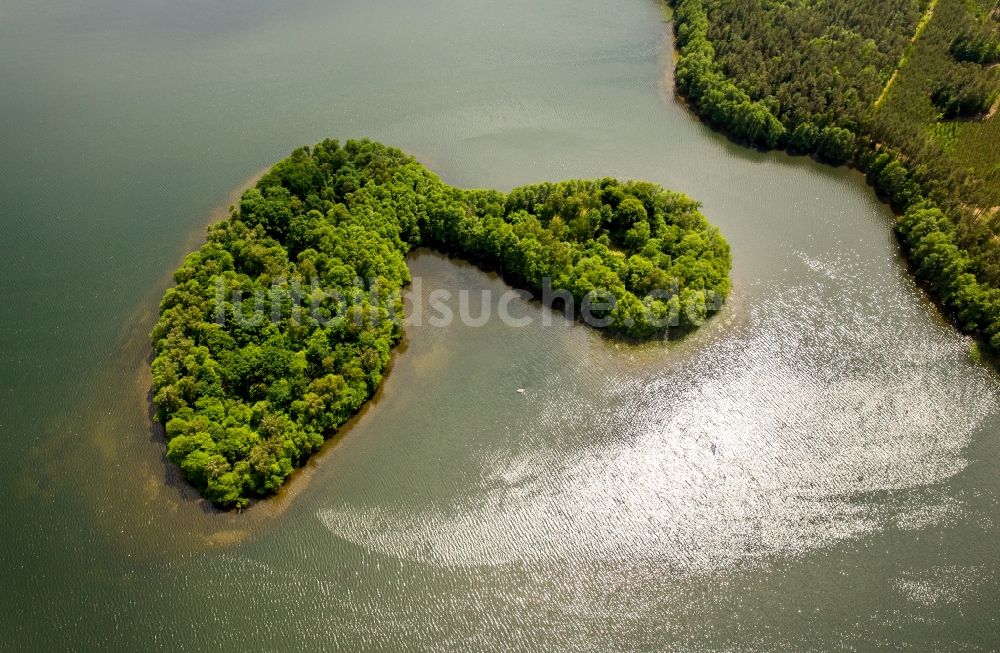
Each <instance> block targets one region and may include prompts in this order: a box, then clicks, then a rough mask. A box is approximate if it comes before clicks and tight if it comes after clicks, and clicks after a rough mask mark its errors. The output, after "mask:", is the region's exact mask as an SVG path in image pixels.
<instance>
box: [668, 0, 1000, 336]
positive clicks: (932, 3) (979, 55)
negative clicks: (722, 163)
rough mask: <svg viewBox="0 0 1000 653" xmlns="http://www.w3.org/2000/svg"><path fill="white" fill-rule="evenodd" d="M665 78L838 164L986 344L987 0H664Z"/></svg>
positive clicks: (744, 122)
mask: <svg viewBox="0 0 1000 653" xmlns="http://www.w3.org/2000/svg"><path fill="white" fill-rule="evenodd" d="M672 6H673V9H674V27H675V33H676V44H677V48H678V51H679V57H678V63H677V68H676V75H675V81H676V85H677V88H678V90H679V92H680V93H681V94H682V95H683V96H684V97H685V98H686V99H687V101H688V102H689V104H690V105H691V106H692V108H693V109H694V110H695V111H696V112H697V113H698V114H699V115H700V116H701V117H702V118H703V119H704V120H706V121H707V122H709V123H710V124H712V125H714V126H715V127H717V128H719V129H721V130H723V131H724V132H726V133H728V134H729V135H730V136H731V137H732V138H733V139H735V140H737V141H739V142H743V143H745V144H748V145H751V146H756V147H759V148H763V149H774V148H783V149H786V150H788V151H790V152H792V153H797V154H809V155H812V156H814V157H816V158H817V159H819V160H822V161H825V162H828V163H832V164H844V163H848V164H852V165H854V166H856V167H858V168H859V169H861V170H862V171H864V172H865V173H866V175H867V177H868V180H869V182H870V183H871V184H872V185H873V186H874V188H875V190H876V192H877V193H878V195H879V196H880V197H881V198H883V199H884V200H886V201H887V202H889V203H890V204H891V205H892V207H893V208H894V209H895V210H896V211H897V214H898V215H899V216H900V217H899V219H898V222H897V231H898V234H899V236H900V239H901V242H902V244H903V248H904V251H905V252H906V253H907V255H908V257H909V260H910V263H911V266H912V268H913V270H914V272H915V273H916V275H917V276H918V278H919V279H920V280H921V281H922V282H924V283H925V284H926V285H927V287H928V288H929V289H930V290H931V291H932V294H933V295H934V296H935V297H936V298H937V300H938V301H939V303H940V304H941V305H942V307H943V308H944V309H945V311H946V312H948V313H949V314H950V316H951V317H952V318H953V319H954V320H955V321H956V322H957V323H958V324H959V325H960V326H961V327H962V328H963V329H964V330H965V331H966V332H968V333H970V334H973V335H976V336H978V337H979V338H980V340H981V342H983V343H985V345H986V347H987V348H988V349H990V350H992V351H993V352H994V353H997V352H1000V116H998V115H997V113H998V112H997V105H998V99H997V96H998V90H1000V67H998V65H997V64H998V63H1000V8H998V5H997V3H996V0H824V1H823V2H818V1H815V0H741V1H739V2H731V1H729V0H673V2H672Z"/></svg>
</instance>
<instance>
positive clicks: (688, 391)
mask: <svg viewBox="0 0 1000 653" xmlns="http://www.w3.org/2000/svg"><path fill="white" fill-rule="evenodd" d="M667 29H668V28H667V26H666V25H665V24H664V23H663V18H662V14H661V11H660V8H659V7H658V6H657V5H656V4H655V3H652V2H645V1H644V0H636V1H630V2H627V3H624V4H621V5H618V6H616V7H615V8H614V9H613V10H609V8H608V7H607V6H606V5H605V4H602V3H598V2H596V1H591V0H583V1H582V2H579V1H578V2H568V1H563V0H553V1H546V2H541V3H539V2H527V1H526V0H525V1H520V0H519V1H517V2H512V3H501V4H497V3H481V2H472V3H468V2H465V3H458V2H455V1H454V0H431V1H430V2H426V3H420V4H419V6H418V5H415V4H414V3H403V2H381V1H379V2H366V3H362V2H353V1H339V0H338V1H336V2H332V3H319V2H313V1H309V0H304V1H301V2H300V1H294V2H291V3H285V4H283V5H281V6H280V7H277V6H270V5H266V4H263V3H246V4H245V5H244V6H241V7H239V10H236V11H228V10H227V11H221V10H216V9H213V8H211V7H208V8H206V7H204V6H202V4H201V3H193V2H181V3H171V4H169V5H162V4H161V3H152V2H139V3H128V4H125V3H120V2H118V0H102V1H101V2H98V3H96V4H92V5H89V6H87V7H85V8H84V7H82V6H80V5H78V4H76V3H68V2H59V1H56V2H41V3H32V4H28V3H11V4H8V5H7V6H6V7H4V8H0V82H2V85H3V87H4V88H5V89H10V92H7V91H5V92H4V93H2V94H0V119H2V121H3V124H5V125H9V126H13V128H11V129H9V130H8V131H6V132H5V139H4V140H5V147H4V149H3V151H2V153H0V173H2V174H3V176H4V179H5V180H7V182H8V183H7V184H5V185H4V186H3V187H2V188H0V211H2V224H3V229H4V237H3V238H2V239H0V250H2V251H0V253H2V256H0V266H2V272H3V275H2V276H0V279H2V280H3V281H2V282H0V283H3V295H2V296H3V298H4V302H3V306H2V308H0V311H2V320H0V324H2V325H3V328H2V331H0V334H2V335H0V360H2V361H3V366H2V370H3V371H2V372H0V396H3V398H4V400H5V401H4V406H5V408H4V409H3V411H2V412H0V434H2V436H3V442H4V444H5V447H6V455H5V456H4V457H3V458H2V460H0V489H3V491H4V492H5V495H6V501H5V502H4V505H3V508H2V519H3V524H4V528H3V530H2V536H0V539H2V544H3V546H0V567H2V569H3V572H4V577H5V583H4V585H5V588H6V591H5V592H3V593H2V596H0V608H2V614H3V617H2V621H3V626H4V631H5V637H6V641H7V642H8V644H9V645H10V646H12V647H15V648H29V647H33V648H39V647H53V646H56V647H85V648H93V647H97V646H104V647H109V648H121V649H126V648H128V649H134V648H137V647H143V648H149V647H158V648H171V649H177V648H190V649H204V648H208V647H210V646H211V647H213V648H214V647H218V646H220V645H221V646H229V647H238V646H244V647H249V646H255V647H257V648H263V649H290V648H296V649H301V648H323V649H327V650H329V649H335V650H470V649H472V650H477V649H491V650H492V649H509V650H679V651H680V650H683V651H698V650H740V651H742V650H747V651H750V650H759V651H771V650H803V651H805V650H816V651H830V650H844V649H848V650H850V649H851V648H852V647H854V649H861V650H865V649H870V648H891V647H895V646H906V645H909V646H911V647H914V648H916V649H917V650H925V649H945V650H956V649H962V648H965V649H968V650H991V649H994V648H996V647H997V646H1000V624H998V623H997V621H996V619H997V617H996V615H997V614H1000V596H998V594H997V592H996V587H997V582H998V578H997V574H998V571H1000V569H998V562H997V556H996V542H997V541H998V539H1000V523H998V518H1000V508H998V502H997V497H998V489H1000V488H998V480H997V479H1000V473H998V472H1000V465H998V463H997V461H998V458H1000V455H998V454H1000V451H998V449H1000V447H998V440H1000V437H998V436H1000V410H998V409H1000V401H998V400H1000V385H998V383H997V380H996V378H995V376H994V374H993V373H992V372H990V371H989V370H988V369H986V368H985V367H983V366H981V365H979V364H976V363H974V362H972V361H971V360H970V356H969V346H970V343H969V342H968V340H967V339H965V338H963V337H961V336H960V335H958V334H957V333H956V332H955V331H954V329H953V328H951V327H950V326H949V325H948V324H947V323H945V322H944V321H943V320H942V319H941V318H940V316H939V315H938V314H937V313H936V311H935V309H934V308H933V307H932V306H931V305H930V304H929V303H928V302H927V301H926V298H925V297H924V295H923V294H922V293H921V292H920V290H919V289H918V288H917V287H916V285H915V284H914V282H913V281H912V279H911V278H910V277H909V276H908V274H907V272H906V269H905V265H904V264H903V262H902V261H901V260H900V258H899V253H898V247H897V245H896V242H895V240H894V237H893V235H892V232H891V220H892V216H891V215H890V213H889V212H888V211H887V209H886V208H885V207H884V206H882V205H881V204H879V203H878V202H877V201H876V200H875V199H874V197H873V196H872V193H871V191H870V189H868V188H867V187H865V185H864V183H863V179H862V178H861V177H860V176H859V175H857V174H855V173H853V172H850V171H847V170H843V169H830V168H826V167H822V166H819V165H817V164H815V163H813V162H811V161H809V160H806V159H802V158H793V157H789V156H787V155H783V154H762V153H758V152H753V151H749V150H745V149H742V148H739V147H737V146H735V145H733V144H731V143H729V142H727V141H726V140H725V139H723V138H722V137H720V136H718V135H717V134H715V133H713V132H712V131H711V130H709V129H707V128H706V127H704V126H703V125H701V124H699V123H698V122H697V121H696V120H695V119H694V118H693V117H692V116H691V115H690V114H689V113H688V112H687V111H686V110H685V109H684V108H683V106H681V105H680V104H679V103H677V102H676V101H675V100H674V98H673V95H672V92H671V90H670V89H671V86H670V84H671V82H670V79H669V74H668V75H666V79H664V70H665V69H666V70H669V66H670V61H671V49H670V48H671V44H670V40H669V37H668V34H667ZM328 136H330V137H339V138H341V139H346V138H349V137H363V136H369V137H373V138H377V139H379V140H382V141H384V142H386V143H389V144H392V145H396V146H399V147H401V148H403V149H404V150H406V151H408V152H411V153H413V154H414V155H416V156H417V157H418V158H419V159H420V160H421V161H423V162H425V163H426V164H427V165H428V166H430V167H431V169H433V170H434V171H435V172H437V173H438V174H440V175H441V176H442V178H443V179H444V180H445V181H447V182H449V183H453V184H456V185H460V186H464V187H494V188H499V189H504V190H506V189H509V188H512V187H514V186H516V185H519V184H523V183H531V182H536V181H541V180H558V179H563V178H570V177H597V176H618V177H625V178H642V179H649V180H652V181H656V182H659V183H661V184H663V185H665V186H666V187H668V188H671V189H674V190H679V191H682V192H685V193H688V194H689V195H691V196H692V197H695V198H697V199H698V200H700V201H702V202H703V203H704V208H703V211H704V213H705V214H706V216H708V218H709V219H710V220H711V221H713V222H714V223H715V224H717V225H719V226H720V227H721V228H722V230H723V232H724V234H725V235H726V237H727V238H728V240H729V242H730V244H731V245H732V248H733V256H734V270H733V281H734V290H733V293H732V296H731V298H730V301H729V302H728V303H727V305H726V306H725V308H724V309H723V311H722V312H721V313H720V314H719V315H717V316H716V317H715V318H713V319H712V320H711V321H710V322H709V323H708V325H706V327H705V328H703V329H701V330H699V331H698V332H696V333H694V334H692V335H691V336H689V337H686V338H684V339H681V340H679V341H675V342H669V343H650V344H646V345H642V346H635V345H627V344H622V343H616V342H614V341H609V340H607V339H605V338H603V337H601V336H600V335H599V334H598V333H596V332H594V331H593V330H590V329H588V328H587V327H585V326H582V325H580V324H574V323H569V324H567V323H564V322H562V321H561V320H558V319H555V320H553V324H552V325H551V326H543V325H542V319H541V318H542V317H543V316H544V315H545V310H546V309H544V308H543V307H541V306H540V305H539V304H538V303H536V302H531V301H525V302H515V304H514V311H515V312H516V313H518V314H519V315H523V316H527V317H531V318H532V324H531V325H530V326H526V327H523V328H512V327H509V326H506V325H504V324H502V323H500V322H499V321H496V320H493V321H490V322H488V323H487V324H486V325H485V326H482V327H478V328H475V327H468V326H463V325H461V324H460V323H458V322H456V323H455V324H453V325H451V326H449V327H446V328H435V327H431V326H420V327H417V326H414V327H411V328H410V329H409V330H408V332H407V338H406V341H405V343H404V345H403V346H402V347H401V348H400V349H399V351H398V352H397V354H396V357H395V360H394V363H393V367H392V370H391V372H390V374H389V375H388V377H387V378H386V381H385V384H384V386H383V388H382V390H381V391H380V393H379V394H378V396H377V397H376V398H375V400H373V402H371V404H370V405H369V406H368V407H367V408H366V409H365V410H364V411H363V412H362V413H361V414H360V415H359V416H358V417H357V418H356V419H355V420H353V421H352V422H351V424H350V425H349V426H348V428H346V429H345V430H344V432H343V433H342V434H341V435H340V436H338V437H337V438H335V440H334V441H332V442H330V443H329V444H328V445H327V446H326V448H325V449H324V450H323V452H321V454H320V455H318V456H317V457H315V458H314V459H313V460H312V461H311V462H310V463H309V465H307V467H306V468H305V469H304V470H301V471H300V472H297V473H296V476H295V478H294V479H293V480H292V482H291V483H290V485H289V486H288V487H287V488H286V490H283V491H282V493H281V494H280V495H279V496H278V497H276V498H274V499H271V500H268V501H265V502H261V503H260V504H257V505H255V506H253V507H251V509H249V510H248V511H246V512H244V513H218V512H216V511H214V510H211V509H209V508H207V507H205V506H204V504H203V503H201V502H200V501H199V500H198V499H197V497H196V496H195V494H194V492H193V491H192V490H190V488H188V487H187V486H186V485H185V484H184V483H183V482H182V481H180V480H179V479H178V478H177V475H176V472H175V471H174V470H173V468H172V467H171V466H170V465H169V464H168V463H167V461H166V460H165V457H164V455H163V443H162V440H161V436H160V435H159V433H158V431H157V430H156V429H155V428H154V427H153V426H152V424H151V423H150V421H149V415H148V395H147V393H148V384H149V372H148V360H149V345H148V341H147V336H146V334H147V333H148V332H149V330H150V328H151V327H152V324H153V321H154V320H155V315H156V307H157V303H158V301H159V297H160V295H161V294H162V291H163V289H164V288H165V287H166V285H167V284H168V283H169V273H170V271H171V270H172V269H173V268H174V267H175V266H176V265H177V263H178V262H179V261H180V260H181V258H182V257H183V255H184V254H185V252H186V251H187V250H189V249H190V248H191V247H193V246H195V244H196V243H197V239H198V234H200V233H203V227H204V222H205V216H206V215H208V214H209V212H210V210H211V209H212V207H214V206H217V205H219V204H220V202H221V203H222V204H223V205H224V204H227V203H228V202H231V201H232V199H231V198H230V199H229V200H228V201H227V200H226V192H227V189H230V188H234V187H238V186H239V184H240V181H241V180H242V179H246V178H247V177H250V176H251V175H252V174H253V172H254V171H255V170H259V169H260V168H261V167H262V166H264V165H267V164H268V162H271V161H274V160H276V159H278V158H280V157H281V156H283V155H284V154H286V153H287V152H288V151H290V150H291V149H292V148H293V147H295V146H298V145H300V144H306V143H313V142H316V141H318V140H320V139H322V138H325V137H328ZM410 266H411V271H412V273H413V275H414V276H415V277H418V278H419V279H420V280H421V288H422V289H423V290H424V293H425V295H426V292H429V291H430V290H431V289H433V288H445V289H449V290H452V291H457V290H458V289H461V288H465V289H469V290H471V291H472V296H473V297H479V293H480V291H482V290H489V291H491V292H492V293H493V294H494V296H495V295H497V294H499V293H502V292H503V291H504V290H506V288H507V287H506V286H505V285H504V284H503V282H502V281H500V280H499V279H498V278H496V276H495V275H490V274H486V273H483V272H481V271H479V270H477V269H475V268H474V267H473V266H471V265H469V264H467V263H463V262H457V261H449V260H447V259H445V258H443V257H442V256H440V255H438V254H435V253H433V252H430V251H427V250H419V251H417V252H414V253H413V254H412V255H411V257H410ZM413 301H414V302H419V301H421V300H420V298H419V297H415V298H413ZM424 301H426V297H425V298H424ZM474 312H475V310H474ZM518 389H524V390H525V392H524V393H523V394H522V393H518V392H517V390H518Z"/></svg>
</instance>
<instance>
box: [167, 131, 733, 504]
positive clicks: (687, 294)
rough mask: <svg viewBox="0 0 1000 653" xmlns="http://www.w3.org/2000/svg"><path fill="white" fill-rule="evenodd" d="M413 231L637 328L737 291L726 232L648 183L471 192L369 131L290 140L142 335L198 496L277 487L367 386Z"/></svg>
mask: <svg viewBox="0 0 1000 653" xmlns="http://www.w3.org/2000/svg"><path fill="white" fill-rule="evenodd" d="M417 246H427V247H432V248H435V249H437V250H439V251H442V252H445V253H448V254H450V255H453V256H456V257H461V258H463V259H466V260H468V261H471V262H473V263H475V264H476V265H478V266H479V267H481V268H483V269H486V270H496V271H498V272H500V273H501V274H502V275H503V277H504V278H505V279H506V280H507V281H508V282H509V283H511V284H513V285H516V286H519V287H522V288H525V289H528V290H530V291H532V292H539V291H540V290H541V289H542V288H543V287H544V286H545V285H546V284H551V287H552V288H555V289H561V290H564V291H568V293H569V294H570V295H571V302H572V303H575V304H576V306H577V307H580V306H581V305H582V304H584V303H585V302H587V301H588V299H589V298H591V297H593V296H595V294H600V295H601V297H602V298H603V299H604V300H605V301H602V302H600V303H596V304H594V305H593V306H592V307H591V308H592V309H593V310H594V311H596V312H597V314H598V316H599V317H600V318H602V319H601V320H600V322H599V323H591V326H597V327H598V328H603V329H605V330H606V332H607V333H608V334H610V335H612V336H615V337H624V338H629V339H648V338H656V337H664V336H666V335H668V334H669V333H670V332H671V331H687V330H691V329H693V328H696V327H697V326H698V325H699V324H701V322H702V321H703V320H704V319H705V318H706V317H707V316H708V314H709V312H710V311H711V310H712V308H713V307H714V306H717V305H718V304H719V303H720V302H721V301H723V300H724V298H725V297H726V295H727V294H728V292H729V287H730V285H729V283H730V282H729V270H730V266H731V260H730V253H729V246H728V244H727V243H726V241H725V239H724V238H723V237H722V235H721V234H720V233H719V231H718V229H716V228H715V227H713V226H712V225H710V224H709V223H708V222H707V221H706V219H705V218H704V216H703V215H702V214H701V213H700V212H699V210H698V204H697V203H696V202H695V201H693V200H691V199H690V198H688V197H686V196H684V195H682V194H680V193H675V192H671V191H667V190H664V189H663V188H661V187H660V186H657V185H656V184H652V183H647V182H641V181H628V182H621V181H617V180H614V179H599V180H593V181H581V180H576V181H566V182H561V183H543V184H538V185H532V186H526V187H522V188H518V189H515V190H513V191H511V192H510V193H509V194H504V193H501V192H498V191H495V190H463V189H458V188H454V187H452V186H449V185H447V184H445V183H443V182H442V181H441V180H440V179H439V178H438V177H437V176H436V175H434V174H433V173H431V172H430V171H429V170H427V169H426V168H425V167H424V166H423V165H421V164H420V163H418V162H417V161H416V160H415V159H413V158H412V157H409V156H407V155H405V154H404V153H403V152H401V151H399V150H397V149H394V148H389V147H386V146H384V145H381V144H378V143H374V142H371V141H348V142H347V143H345V144H344V145H343V146H341V145H340V144H339V143H338V142H337V141H332V140H327V141H324V142H322V143H320V144H318V145H316V146H315V147H312V148H301V149H298V150H296V151H295V152H293V153H292V155H291V156H290V157H288V158H287V159H285V160H283V161H281V162H279V163H278V164H276V165H275V166H274V167H273V168H272V169H271V170H270V171H269V172H268V173H267V174H265V175H264V176H263V177H262V178H261V179H260V180H259V181H258V183H257V184H256V186H255V187H254V188H252V189H250V190H248V191H247V192H246V193H244V194H243V196H242V198H241V200H240V202H239V205H238V206H236V207H233V209H232V211H231V215H230V217H229V219H227V220H225V221H223V222H221V223H220V224H217V225H215V226H213V227H211V228H210V229H209V233H208V238H207V242H206V243H205V245H204V246H202V247H201V248H200V249H199V250H198V251H196V252H194V253H192V254H190V255H189V256H188V257H187V258H186V259H185V261H184V263H183V265H182V266H181V267H180V268H179V269H178V270H177V271H176V272H175V274H174V281H175V283H176V285H175V286H174V287H173V288H171V289H169V290H168V291H167V292H166V294H165V296H164V297H163V300H162V302H161V304H160V318H159V321H158V323H157V325H156V327H155V329H154V330H153V333H152V335H151V338H152V342H153V346H154V353H155V358H154V360H153V362H152V372H153V402H154V405H155V416H156V419H157V420H158V421H159V422H160V423H162V424H164V425H165V431H166V440H167V455H168V457H169V458H170V460H171V461H173V462H174V463H175V464H177V465H178V466H179V467H180V470H181V472H182V473H183V475H184V477H185V478H186V479H187V480H188V481H190V482H191V483H192V484H193V485H194V486H195V487H196V488H197V489H198V490H199V491H200V492H201V493H202V495H203V496H204V497H205V498H206V499H208V500H209V501H211V502H212V503H213V504H215V505H217V506H219V507H222V508H230V507H244V506H246V505H247V504H248V503H249V502H250V500H252V499H254V498H256V497H263V496H267V495H269V494H271V493H273V492H275V491H276V490H277V489H278V488H279V487H280V486H281V485H282V484H283V483H284V482H285V481H286V480H287V479H288V477H289V475H290V474H291V472H292V470H293V468H295V467H296V466H299V465H301V464H302V463H303V462H304V461H305V460H306V459H307V458H308V457H309V456H310V454H312V453H313V452H315V451H316V450H317V449H319V448H320V446H322V444H323V442H324V440H325V439H326V438H328V437H330V436H331V435H332V434H333V433H335V432H336V430H337V428H338V427H339V426H340V425H342V424H343V423H344V422H345V421H347V420H348V419H349V418H350V417H351V416H352V415H354V414H355V413H356V412H357V411H358V409H359V408H360V407H361V406H362V405H363V404H364V403H365V402H366V401H367V400H368V398H369V397H371V396H372V394H373V393H374V392H375V390H376V389H377V388H378V387H379V385H380V384H381V382H382V377H383V375H384V374H385V372H386V368H387V366H388V364H389V360H390V356H391V352H392V350H393V347H394V346H395V345H396V344H397V343H398V342H399V341H400V339H401V337H402V335H403V332H402V329H403V323H402V320H401V319H400V317H401V315H402V294H401V291H402V290H403V288H404V287H405V286H406V285H407V284H408V283H409V282H410V275H409V271H408V269H407V266H406V261H405V257H406V254H407V252H408V251H410V249H411V248H413V247H417ZM607 299H610V300H611V301H610V302H609V301H606V300H607ZM262 302H263V303H264V304H265V305H266V307H267V309H266V310H265V311H263V312H262V311H261V303H262ZM595 306H596V308H594V307H595Z"/></svg>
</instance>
